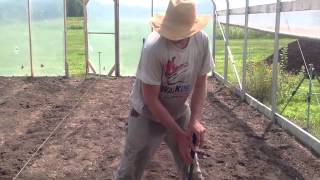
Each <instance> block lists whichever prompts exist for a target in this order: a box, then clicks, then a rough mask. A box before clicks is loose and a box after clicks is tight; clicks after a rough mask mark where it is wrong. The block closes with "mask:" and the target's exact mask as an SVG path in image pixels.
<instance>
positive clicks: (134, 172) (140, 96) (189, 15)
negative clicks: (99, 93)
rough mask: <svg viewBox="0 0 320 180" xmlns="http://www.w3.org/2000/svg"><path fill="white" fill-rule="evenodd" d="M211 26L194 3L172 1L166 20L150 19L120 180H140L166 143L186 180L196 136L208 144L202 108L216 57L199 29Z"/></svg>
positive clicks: (189, 1) (139, 67)
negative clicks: (197, 12)
mask: <svg viewBox="0 0 320 180" xmlns="http://www.w3.org/2000/svg"><path fill="white" fill-rule="evenodd" d="M208 21H209V16H197V15H196V7H195V2H194V0H171V1H170V3H169V6H168V8H167V11H166V14H165V15H164V16H161V15H157V16H155V17H153V18H152V20H151V24H152V27H153V28H154V30H155V31H154V32H152V33H151V34H150V35H149V37H148V39H147V41H146V43H145V45H144V48H143V52H142V57H141V60H140V63H139V66H138V70H137V74H136V78H137V79H136V82H135V84H134V87H133V91H132V94H131V103H132V107H133V109H132V111H131V113H130V117H129V122H128V133H127V137H126V145H125V150H124V153H123V156H122V160H121V163H120V167H119V169H118V172H117V175H116V179H117V180H139V179H141V177H142V175H143V170H144V168H145V166H146V164H147V162H148V160H149V159H150V158H151V157H152V155H153V154H154V152H155V151H156V149H157V148H158V147H159V145H160V143H161V142H162V140H165V142H166V143H167V145H168V146H169V148H170V150H171V152H172V153H173V156H174V158H175V161H176V164H177V166H178V169H179V172H180V174H181V177H182V179H185V178H186V175H187V174H186V173H187V167H188V165H190V164H191V163H192V162H193V159H192V157H191V154H190V152H191V150H195V146H194V145H193V144H192V140H191V139H192V134H195V135H196V137H197V140H198V141H197V144H196V146H199V145H200V144H202V143H203V140H204V132H205V128H204V126H203V125H202V124H201V122H200V119H201V108H202V104H203V101H204V98H205V96H206V83H207V73H208V72H210V71H211V69H212V56H211V53H210V49H209V40H208V37H207V35H206V34H205V33H204V32H203V31H201V30H202V29H203V28H204V27H205V26H206V25H207V23H208ZM190 95H191V107H189V105H188V103H187V99H188V97H189V96H190ZM195 164H196V166H198V163H197V162H196V163H195ZM194 169H196V170H195V171H194V176H193V177H194V179H202V175H201V172H200V169H199V168H198V167H196V168H194Z"/></svg>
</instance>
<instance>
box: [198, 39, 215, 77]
mask: <svg viewBox="0 0 320 180" xmlns="http://www.w3.org/2000/svg"><path fill="white" fill-rule="evenodd" d="M203 39H204V40H203V43H204V45H203V47H204V49H203V58H202V66H201V67H200V71H199V76H202V75H205V74H208V73H209V72H211V71H212V69H213V59H212V54H211V51H210V46H209V38H208V36H207V35H206V34H203Z"/></svg>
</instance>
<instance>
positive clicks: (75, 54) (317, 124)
mask: <svg viewBox="0 0 320 180" xmlns="http://www.w3.org/2000/svg"><path fill="white" fill-rule="evenodd" d="M93 27H94V26H93ZM82 28H83V20H82V19H81V18H68V64H69V72H70V74H71V75H72V76H81V75H83V74H84V73H85V63H84V59H85V55H84V34H83V29H82ZM206 31H207V33H208V34H209V36H212V34H211V32H210V28H207V29H206ZM149 32H150V29H149V26H148V25H147V24H145V23H142V22H130V21H127V20H122V21H121V22H120V59H121V62H120V69H121V75H134V74H135V71H136V67H137V65H138V62H139V57H140V52H141V46H142V39H143V38H146V37H147V35H148V33H149ZM232 33H233V34H232V35H231V37H233V38H231V39H230V47H231V51H232V54H233V56H234V60H235V64H236V67H237V70H238V72H239V76H240V78H242V74H241V73H242V50H243V49H242V48H243V39H241V38H240V37H241V35H242V32H241V30H240V29H236V30H232ZM220 36H221V35H220ZM220 36H218V37H220ZM249 37H250V38H249V41H248V63H251V62H261V61H262V60H265V59H266V58H268V57H269V56H270V55H272V54H273V51H274V49H273V48H274V46H273V43H274V40H273V39H272V36H270V35H263V34H261V33H256V32H254V31H250V34H249ZM239 38H240V39H239ZM89 41H90V44H91V46H92V47H93V50H89V53H91V54H90V57H91V59H92V60H91V61H92V62H93V63H94V64H93V65H94V66H95V68H98V67H97V57H98V56H97V54H98V53H97V52H98V51H102V52H103V54H102V56H103V57H102V58H103V59H106V63H104V64H103V66H106V68H105V70H102V71H103V73H107V72H108V71H109V68H110V67H111V66H112V65H113V63H114V49H113V43H114V41H112V38H110V37H101V36H96V37H90V38H89ZM292 41H294V39H290V38H281V41H280V46H281V47H286V46H287V45H288V43H290V42H292ZM215 49H216V67H215V68H216V71H217V72H218V73H220V74H221V75H223V67H224V49H225V48H224V42H223V40H221V38H220V39H219V38H218V39H217V40H216V47H215ZM247 76H248V77H247V78H249V76H251V74H247ZM228 78H229V80H230V81H231V82H232V83H233V84H236V83H237V81H236V78H235V76H234V72H233V69H232V64H231V62H230V61H229V68H228ZM297 78H298V77H297ZM314 84H315V87H314V92H317V93H320V85H318V84H319V83H318V82H316V81H314ZM307 90H308V83H307V80H305V83H304V84H303V85H302V86H301V88H300V89H299V91H298V93H297V95H296V96H295V97H294V98H293V100H292V102H291V103H290V104H289V106H288V107H287V109H286V111H285V112H284V113H283V115H284V116H285V117H288V118H289V119H292V120H293V121H294V122H295V123H296V124H298V125H300V126H301V127H306V99H305V97H306V93H307ZM289 91H290V93H291V92H292V91H293V89H292V91H291V90H289ZM290 93H288V94H286V95H285V96H286V97H284V99H288V98H289V97H290V95H291V94H290ZM318 97H319V98H320V95H318ZM268 101H269V102H270V99H269V100H268ZM265 103H266V102H265ZM285 103H286V102H283V103H281V104H280V105H279V110H281V109H282V108H283V106H284V104H285ZM266 104H268V103H266ZM319 112H320V106H319V105H318V104H317V102H316V97H315V95H314V96H313V97H312V106H311V124H312V129H311V132H312V134H314V135H315V136H316V137H318V138H320V113H319Z"/></svg>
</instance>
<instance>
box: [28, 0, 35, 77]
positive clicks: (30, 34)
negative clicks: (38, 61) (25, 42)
mask: <svg viewBox="0 0 320 180" xmlns="http://www.w3.org/2000/svg"><path fill="white" fill-rule="evenodd" d="M28 30H29V56H30V70H31V77H34V71H33V59H32V57H33V56H32V31H31V3H30V0H28Z"/></svg>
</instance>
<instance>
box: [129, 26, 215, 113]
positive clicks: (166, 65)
mask: <svg viewBox="0 0 320 180" xmlns="http://www.w3.org/2000/svg"><path fill="white" fill-rule="evenodd" d="M212 66H213V65H212V56H211V53H210V48H209V39H208V36H207V34H206V33H205V32H203V31H200V32H198V33H196V34H195V35H193V36H192V37H190V40H189V43H188V45H187V47H186V48H184V49H180V48H178V47H176V46H174V45H173V44H172V43H171V42H170V41H168V40H166V39H165V38H163V37H161V36H160V35H159V34H158V33H157V32H152V33H151V34H150V35H149V37H148V39H147V40H146V42H145V45H144V48H143V51H142V57H141V59H140V62H139V66H138V70H137V74H136V78H137V79H136V81H135V83H134V87H133V90H132V92H131V97H130V100H131V104H132V107H133V108H134V109H135V110H136V111H137V112H138V113H140V114H144V115H147V116H150V117H152V115H151V113H150V111H149V110H148V108H147V106H146V105H145V103H144V100H143V96H142V88H141V87H142V83H141V81H142V82H144V83H145V84H149V85H157V86H160V95H159V99H160V102H161V103H162V104H163V105H164V107H165V108H166V109H167V110H168V111H169V113H170V114H171V115H172V116H173V117H174V118H178V117H180V115H182V114H183V113H184V111H185V109H186V108H187V107H188V104H187V99H188V96H189V95H190V93H191V92H192V89H193V86H194V84H195V81H196V79H197V77H199V76H201V75H205V74H207V73H209V72H210V71H211V70H212Z"/></svg>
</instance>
